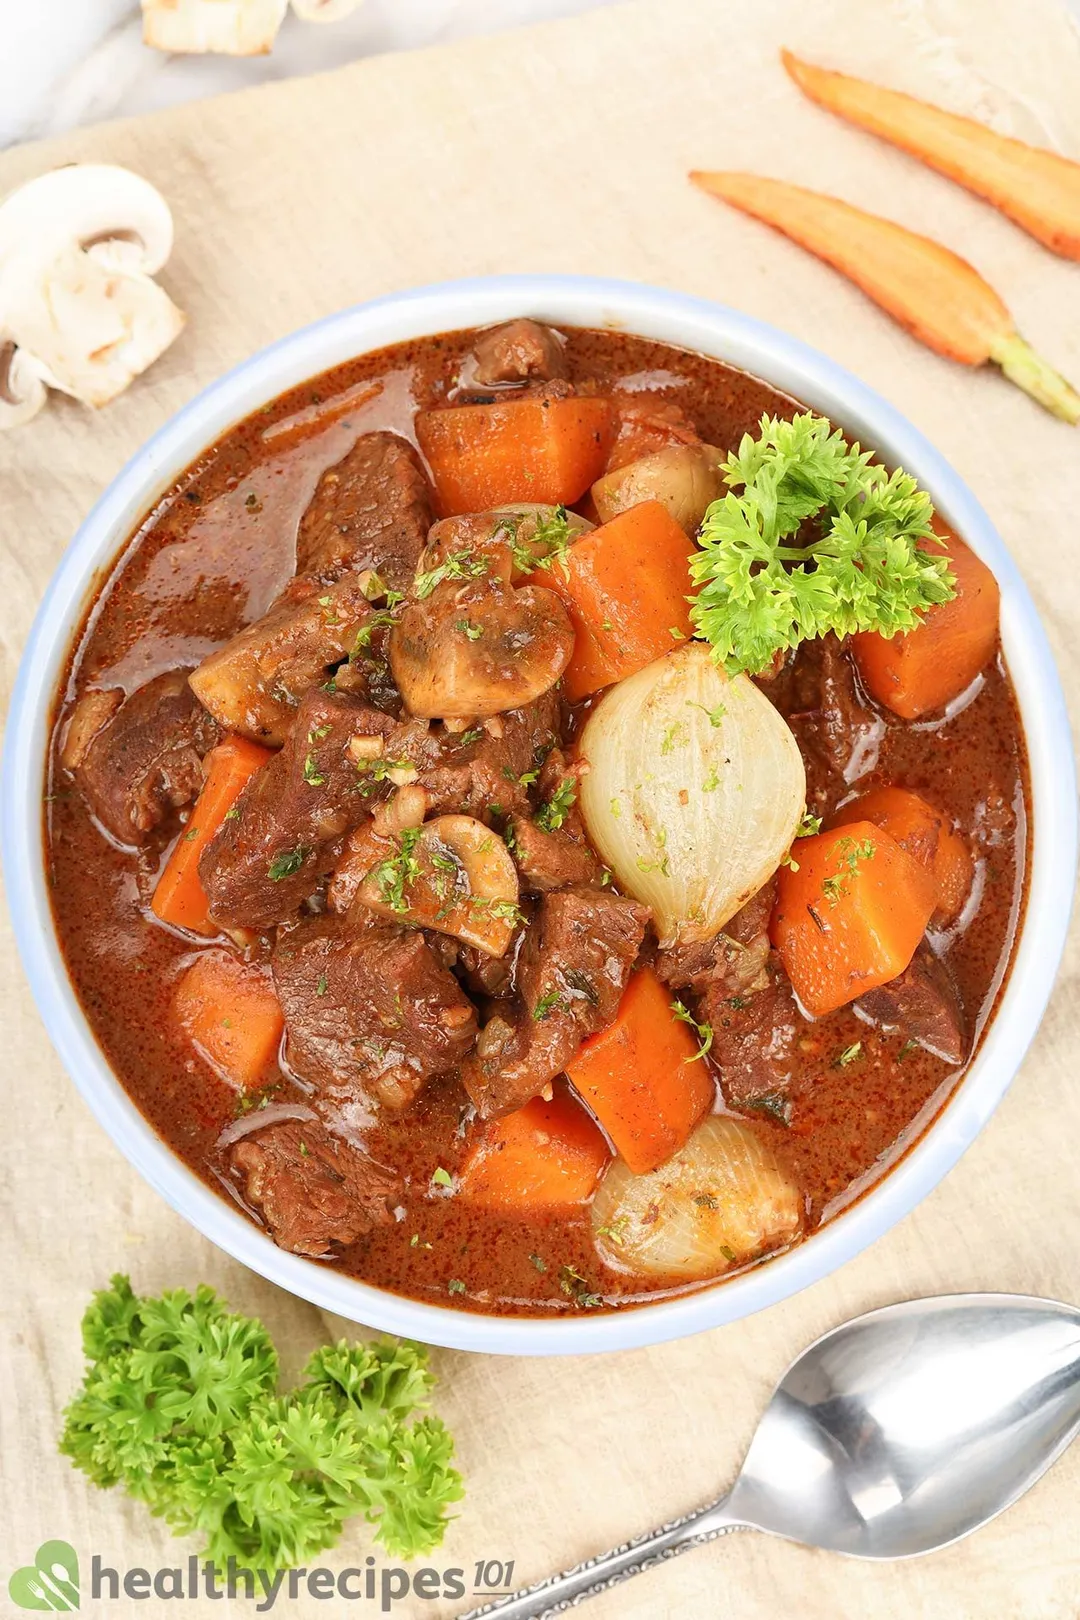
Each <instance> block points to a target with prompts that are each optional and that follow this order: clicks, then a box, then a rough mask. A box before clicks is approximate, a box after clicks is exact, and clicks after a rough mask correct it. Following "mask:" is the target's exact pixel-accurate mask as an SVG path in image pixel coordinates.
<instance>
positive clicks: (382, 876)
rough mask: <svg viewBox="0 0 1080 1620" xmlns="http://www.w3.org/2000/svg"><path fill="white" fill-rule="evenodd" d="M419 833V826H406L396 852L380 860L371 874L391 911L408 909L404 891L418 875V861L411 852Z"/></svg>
mask: <svg viewBox="0 0 1080 1620" xmlns="http://www.w3.org/2000/svg"><path fill="white" fill-rule="evenodd" d="M420 833H421V828H419V827H406V828H405V830H404V832H403V833H402V834H401V837H400V839H399V841H398V852H397V854H396V855H389V856H387V858H386V860H384V861H380V862H379V864H378V866H376V867H375V870H374V872H373V874H372V875H373V876H374V878H375V881H376V883H377V884H378V885H379V893H380V895H381V896H382V898H383V900H384V901H385V902H386V904H387V905H388V906H389V907H390V910H391V911H396V912H399V913H401V912H406V911H408V909H409V902H408V900H407V899H406V898H405V891H406V889H407V888H408V887H409V885H410V884H411V883H413V882H414V881H415V879H416V878H418V877H419V876H420V862H419V861H418V860H417V859H416V856H415V855H414V854H413V851H414V850H415V848H416V845H417V842H418V841H419V838H420Z"/></svg>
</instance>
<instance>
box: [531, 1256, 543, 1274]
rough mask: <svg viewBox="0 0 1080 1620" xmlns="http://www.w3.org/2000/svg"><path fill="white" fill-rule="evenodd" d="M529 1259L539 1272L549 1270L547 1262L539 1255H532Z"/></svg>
mask: <svg viewBox="0 0 1080 1620" xmlns="http://www.w3.org/2000/svg"><path fill="white" fill-rule="evenodd" d="M529 1259H530V1260H531V1261H532V1263H533V1265H534V1266H535V1267H536V1269H537V1271H546V1270H547V1261H546V1260H544V1259H543V1258H542V1257H541V1256H540V1255H538V1254H530V1256H529Z"/></svg>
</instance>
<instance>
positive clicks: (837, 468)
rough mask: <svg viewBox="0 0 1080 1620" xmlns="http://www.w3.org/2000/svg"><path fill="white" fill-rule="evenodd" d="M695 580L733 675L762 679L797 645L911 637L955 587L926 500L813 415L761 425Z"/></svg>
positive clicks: (701, 611) (729, 465)
mask: <svg viewBox="0 0 1080 1620" xmlns="http://www.w3.org/2000/svg"><path fill="white" fill-rule="evenodd" d="M723 472H724V481H725V483H727V484H728V485H729V489H728V493H727V494H726V495H723V496H722V497H721V498H720V499H719V500H717V501H714V502H713V504H712V505H711V506H710V507H709V510H708V511H707V512H706V514H705V519H704V522H703V524H702V527H701V532H700V534H699V536H698V543H699V545H700V547H701V549H700V550H699V551H698V552H696V553H695V555H694V557H693V559H692V562H691V570H692V573H693V578H694V582H695V584H696V585H697V586H698V587H699V589H698V594H697V597H696V599H695V601H694V603H693V605H692V607H691V618H692V619H693V622H694V625H695V627H696V629H697V632H698V634H699V635H700V636H703V637H704V639H705V640H706V641H709V642H711V644H712V646H713V649H714V656H715V657H716V659H717V661H718V662H719V663H721V664H723V666H724V668H725V669H726V670H727V672H728V674H730V675H735V674H739V673H740V672H742V671H746V672H749V673H750V674H759V673H760V672H761V671H762V670H764V669H767V668H768V667H769V665H770V664H771V663H772V661H773V659H774V658H775V656H776V654H777V653H779V652H783V651H785V650H786V649H788V648H794V647H797V646H798V645H799V643H800V642H801V641H808V640H812V639H813V638H815V637H818V636H824V635H826V634H828V632H829V631H835V633H836V634H837V635H840V636H846V635H852V634H854V633H855V632H856V631H860V630H876V631H878V632H879V633H880V634H881V635H884V636H892V635H895V634H896V633H897V632H898V631H904V630H912V629H914V627H915V626H916V625H917V624H918V623H919V619H920V616H921V614H922V613H924V612H925V611H926V609H927V608H928V607H932V606H933V605H934V604H936V603H939V602H947V601H949V600H950V599H951V598H952V597H953V596H955V594H956V587H955V583H954V580H953V577H952V574H951V572H950V570H949V565H948V559H947V558H946V557H945V556H944V555H939V556H935V555H934V554H933V553H932V552H928V551H926V550H925V549H923V544H922V543H923V542H928V541H933V542H936V543H937V544H939V545H940V541H939V540H937V537H936V536H935V534H934V531H933V529H932V528H931V526H930V519H931V517H932V516H933V507H932V505H931V503H930V497H929V495H927V493H926V491H925V490H922V489H920V488H919V486H918V484H917V483H916V481H915V479H914V478H912V477H911V476H910V475H909V474H908V473H905V472H903V471H902V470H901V469H899V468H898V469H897V470H896V471H894V472H892V473H889V472H887V471H886V469H885V468H884V467H881V466H878V465H877V464H876V463H873V462H872V461H871V459H870V453H869V452H868V451H865V450H861V449H860V448H859V446H858V445H857V444H848V442H847V440H846V439H845V438H844V436H843V434H842V433H841V432H840V431H839V430H835V431H834V430H833V427H832V424H831V423H830V422H829V421H828V420H827V419H826V418H825V417H822V416H814V415H813V414H812V413H810V412H805V413H803V414H802V415H799V416H796V417H794V418H793V419H792V420H791V421H790V422H787V421H783V420H781V419H780V418H778V417H769V416H763V417H762V419H761V432H760V434H759V436H758V438H757V439H753V438H751V437H750V435H749V434H746V435H745V436H744V438H743V440H742V443H741V444H740V445H739V448H738V450H737V451H736V452H734V453H733V454H732V455H731V456H729V457H728V460H727V462H726V463H725V465H724V469H723Z"/></svg>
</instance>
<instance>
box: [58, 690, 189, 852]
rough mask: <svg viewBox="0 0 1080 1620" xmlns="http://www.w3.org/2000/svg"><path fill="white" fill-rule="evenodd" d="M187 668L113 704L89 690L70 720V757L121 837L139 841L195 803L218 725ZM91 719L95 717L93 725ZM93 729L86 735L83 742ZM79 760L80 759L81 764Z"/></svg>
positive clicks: (102, 817)
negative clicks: (197, 694)
mask: <svg viewBox="0 0 1080 1620" xmlns="http://www.w3.org/2000/svg"><path fill="white" fill-rule="evenodd" d="M188 673H189V672H188V671H187V670H186V669H177V670H170V671H168V673H167V674H165V675H157V676H155V677H154V679H153V680H152V681H147V683H146V685H145V686H140V687H139V688H138V690H137V691H135V692H132V694H131V696H130V697H128V698H125V699H124V700H123V702H121V703H119V704H118V705H116V706H113V707H112V712H111V714H109V715H108V717H107V718H106V717H105V716H106V713H107V711H106V705H105V703H104V702H103V701H102V700H103V697H104V696H105V695H106V694H102V693H97V692H94V693H86V694H85V695H84V697H83V698H82V699H80V704H84V705H89V707H87V708H85V709H83V711H82V714H80V709H79V705H77V706H76V710H75V713H74V714H73V716H72V721H71V725H70V727H69V736H70V733H71V731H72V730H74V731H75V733H76V736H79V733H80V732H81V733H82V736H81V737H80V738H79V743H78V746H77V747H75V746H73V748H72V751H71V753H69V755H68V758H69V759H71V761H72V765H73V774H74V776H75V780H76V781H77V782H78V784H79V787H80V788H81V790H82V792H83V794H84V796H85V798H86V802H87V804H88V805H89V806H90V809H91V810H92V811H93V813H94V815H95V816H96V817H97V819H98V821H99V822H100V823H101V825H102V826H103V827H104V828H105V830H106V832H108V833H109V834H110V835H111V836H112V837H113V838H115V839H116V840H117V842H118V843H121V844H141V843H144V842H145V841H146V839H147V838H148V837H149V835H150V834H151V833H152V832H153V831H154V828H155V827H158V826H160V825H161V823H162V822H163V821H164V820H165V817H166V816H167V815H168V814H169V812H170V811H171V810H177V809H179V808H180V807H181V806H182V805H185V804H190V803H191V801H192V800H193V799H195V798H196V797H197V796H198V793H199V790H200V788H201V787H202V785H203V763H202V762H203V755H204V754H206V753H208V752H209V750H210V749H211V748H213V746H214V744H215V743H216V742H217V740H218V728H217V726H216V725H215V723H214V721H213V720H212V719H211V717H210V715H208V714H207V712H206V710H205V709H204V708H203V707H202V705H201V704H200V703H199V701H198V699H197V698H196V697H195V695H194V693H193V692H192V690H191V688H190V686H189V685H188ZM92 722H101V723H98V724H96V729H95V727H94V725H93V724H92ZM87 736H89V741H86V738H87ZM76 761H77V763H76Z"/></svg>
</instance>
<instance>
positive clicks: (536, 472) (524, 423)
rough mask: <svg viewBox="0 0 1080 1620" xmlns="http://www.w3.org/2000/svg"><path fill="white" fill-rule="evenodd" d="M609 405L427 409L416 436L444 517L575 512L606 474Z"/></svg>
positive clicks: (611, 433) (548, 402)
mask: <svg viewBox="0 0 1080 1620" xmlns="http://www.w3.org/2000/svg"><path fill="white" fill-rule="evenodd" d="M615 427H616V423H615V412H614V409H613V407H612V404H611V401H610V400H607V399H592V398H586V399H576V398H574V399H512V400H507V401H506V402H505V403H504V404H498V403H496V404H494V405H455V406H451V407H450V408H449V409H446V410H436V411H421V412H420V414H419V415H418V416H417V418H416V436H417V438H418V439H419V441H420V448H421V450H422V451H423V452H424V455H425V456H426V458H427V462H428V466H429V467H430V468H431V476H432V478H433V479H434V482H435V490H436V493H437V495H438V500H439V508H440V510H441V512H442V514H443V516H444V517H454V516H456V515H457V514H458V513H460V512H483V511H486V510H487V509H488V508H489V507H493V506H506V505H508V504H510V503H511V502H515V501H543V502H546V503H548V504H550V505H553V506H557V505H560V504H561V505H563V506H570V505H572V504H573V502H574V501H576V500H579V499H580V498H581V496H582V495H584V493H585V491H586V490H587V489H588V488H589V487H590V485H591V484H593V483H595V481H596V479H597V478H599V476H600V474H601V473H602V472H603V470H604V463H605V462H606V461H607V456H608V451H609V450H610V449H611V445H612V442H613V440H614V437H615Z"/></svg>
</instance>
